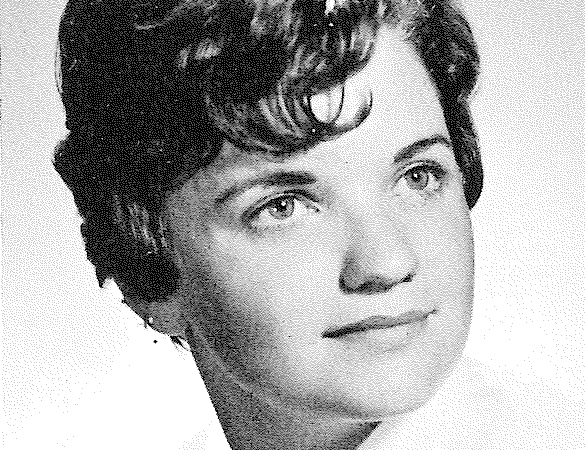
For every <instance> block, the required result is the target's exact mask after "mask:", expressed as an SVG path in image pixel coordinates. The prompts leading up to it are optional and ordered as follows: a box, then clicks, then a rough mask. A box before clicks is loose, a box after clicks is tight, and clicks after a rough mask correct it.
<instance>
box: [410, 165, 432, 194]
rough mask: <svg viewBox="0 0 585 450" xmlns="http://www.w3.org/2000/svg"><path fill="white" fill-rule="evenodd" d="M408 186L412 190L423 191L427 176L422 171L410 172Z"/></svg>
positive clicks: (427, 181) (427, 180)
mask: <svg viewBox="0 0 585 450" xmlns="http://www.w3.org/2000/svg"><path fill="white" fill-rule="evenodd" d="M407 180H408V184H409V186H410V187H411V188H412V189H417V190H421V189H424V188H425V187H426V186H427V184H428V183H429V175H428V174H427V172H426V171H424V170H423V169H416V170H413V171H412V172H410V174H409V177H408V179H407Z"/></svg>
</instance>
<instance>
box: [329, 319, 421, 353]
mask: <svg viewBox="0 0 585 450" xmlns="http://www.w3.org/2000/svg"><path fill="white" fill-rule="evenodd" d="M428 319H429V317H428V316H427V317H425V318H424V319H422V320H418V321H416V322H410V323H406V324H403V325H396V326H393V327H390V328H381V329H380V328H378V329H370V330H365V331H357V332H354V333H349V334H345V335H343V336H340V337H338V338H337V340H339V341H340V342H343V343H345V344H348V345H352V346H354V345H359V346H365V347H367V348H369V349H371V350H374V351H376V352H380V351H382V352H392V351H396V350H400V349H402V348H404V347H408V346H409V345H410V344H412V343H413V341H414V340H415V339H417V338H418V337H419V336H420V335H421V334H423V333H424V331H425V330H426V328H427V325H428Z"/></svg>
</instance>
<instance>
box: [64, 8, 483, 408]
mask: <svg viewBox="0 0 585 450" xmlns="http://www.w3.org/2000/svg"><path fill="white" fill-rule="evenodd" d="M327 3H329V2H327ZM336 3H337V4H336V5H335V7H334V8H333V9H332V10H331V11H328V10H326V9H327V8H328V6H327V5H326V2H318V1H317V2H304V1H303V2H301V1H296V2H295V1H282V2H262V1H258V2H252V1H238V2H234V1H225V2H199V1H193V2H165V3H164V4H163V5H160V6H158V7H152V6H151V7H145V6H144V4H139V3H135V2H127V3H120V2H92V3H88V2H70V4H69V5H68V8H67V10H66V12H65V15H64V17H63V19H62V23H61V30H60V43H61V44H60V55H61V76H62V83H61V88H62V93H63V100H64V103H65V106H66V111H67V121H68V127H69V129H70V130H71V133H70V135H69V137H68V138H67V140H66V141H65V142H63V143H62V144H61V145H60V147H59V148H58V150H57V153H56V157H55V165H56V167H57V169H58V170H59V172H60V173H61V175H62V176H63V178H64V179H65V181H66V182H67V184H68V185H69V187H70V188H71V189H72V191H73V193H74V196H75V200H76V203H77V205H78V207H79V209H80V212H81V215H82V217H83V219H84V224H83V226H82V227H83V232H84V237H85V240H86V246H87V251H88V256H89V258H90V260H91V261H92V262H93V263H94V264H95V266H96V271H97V274H98V278H99V279H100V281H103V279H105V278H107V277H112V278H114V279H115V280H116V282H118V284H120V286H121V287H122V290H123V291H124V293H125V294H126V295H127V297H128V298H133V299H138V300H135V301H134V300H133V305H134V306H135V309H136V310H137V311H139V312H142V311H146V310H147V307H146V306H144V305H148V303H149V302H151V304H154V303H156V304H157V305H159V306H157V307H158V308H160V309H164V310H165V311H166V312H167V313H168V314H170V315H171V316H172V315H176V316H181V320H178V317H175V318H174V319H171V321H173V320H176V322H177V323H180V324H181V326H185V327H188V328H189V329H190V330H192V331H193V332H194V333H196V334H198V336H199V337H200V338H201V340H202V341H204V342H207V343H208V344H209V347H210V348H211V349H212V350H213V352H214V354H216V355H217V356H218V357H219V360H220V361H221V362H222V364H223V365H224V367H227V368H228V369H229V370H230V371H231V372H232V373H233V374H234V375H235V376H236V378H237V380H238V381H239V382H240V383H242V385H243V386H247V387H248V388H250V389H252V390H254V391H256V392H258V393H261V394H263V395H266V396H269V397H272V398H275V397H276V398H278V399H283V400H286V401H287V402H288V403H292V404H295V403H296V404H299V405H303V406H306V407H310V408H313V409H325V410H335V411H337V412H338V413H341V414H344V415H348V416H357V417H373V416H378V417H379V416H383V415H386V414H389V413H392V412H396V411H401V410H404V409H409V408H412V407H413V406H415V405H417V404H420V403H422V402H423V401H425V400H426V399H427V398H428V397H429V396H430V395H431V394H432V392H433V391H434V389H436V387H437V385H438V383H440V381H441V380H442V379H443V377H444V376H445V375H446V374H447V373H448V371H449V368H450V367H451V364H452V363H453V361H454V360H456V358H457V357H458V356H459V354H460V352H461V350H462V348H463V345H464V342H465V338H466V335H467V330H468V326H469V320H470V315H471V302H472V275H473V256H472V254H473V248H472V240H471V229H470V224H469V216H468V208H470V207H471V206H473V204H474V203H475V201H476V200H477V197H478V196H479V192H480V189H481V180H482V174H481V165H480V161H479V156H478V153H477V145H476V141H475V136H474V134H473V129H472V126H471V119H470V117H469V111H468V108H467V98H468V96H469V94H470V92H471V90H472V88H473V85H474V83H475V78H476V75H477V62H478V61H477V54H476V52H475V46H474V43H473V41H472V38H471V34H470V31H469V29H468V27H467V25H466V22H465V21H464V19H463V18H462V17H461V16H460V15H459V13H458V12H457V11H456V10H454V9H453V8H452V7H451V6H450V5H449V4H448V2H445V1H429V2H419V1H413V2H408V1H403V2H383V1H362V2H357V1H339V2H336ZM153 302H154V303H153ZM165 302H166V303H165ZM165 304H166V306H162V305H165ZM140 305H142V306H140ZM169 305H174V306H176V308H174V307H169ZM429 314H430V315H429ZM378 316H383V319H380V317H378ZM372 317H374V319H372V320H371V321H370V322H369V326H372V323H374V324H375V325H374V327H376V326H378V325H380V324H383V322H384V321H386V322H385V323H386V325H387V324H388V321H392V320H394V319H392V318H396V317H403V318H404V317H406V318H407V319H408V320H409V321H411V323H410V324H409V325H405V326H402V327H399V328H393V329H392V330H391V331H386V332H375V333H365V334H364V333H349V334H346V335H345V336H338V335H340V334H343V327H344V326H345V325H348V324H352V323H356V322H360V321H363V320H364V319H367V318H372ZM376 317H378V318H377V319H376ZM414 317H419V318H420V317H424V319H421V320H415V319H413V318H414ZM376 324H378V325H376ZM362 325H363V324H362ZM356 326H357V325H356ZM340 327H341V330H340ZM345 331H347V330H345ZM181 333H182V330H179V331H178V332H177V334H181ZM388 399H392V401H389V400H388Z"/></svg>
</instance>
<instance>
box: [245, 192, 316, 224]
mask: <svg viewBox="0 0 585 450" xmlns="http://www.w3.org/2000/svg"><path fill="white" fill-rule="evenodd" d="M313 212H316V208H315V207H314V206H313V205H312V202H311V201H310V200H308V199H306V198H304V197H302V196H300V195H298V194H286V195H281V196H280V197H276V198H274V199H272V200H269V201H268V202H266V203H264V204H263V205H262V206H260V207H259V208H257V209H255V210H254V211H253V212H252V213H251V214H250V215H248V218H247V223H248V224H249V226H251V227H252V228H255V229H257V230H265V229H269V228H278V227H282V226H287V225H289V224H290V223H292V222H295V221H297V220H299V219H300V218H301V217H303V216H305V215H307V214H311V213H313Z"/></svg>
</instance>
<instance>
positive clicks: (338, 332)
mask: <svg viewBox="0 0 585 450" xmlns="http://www.w3.org/2000/svg"><path fill="white" fill-rule="evenodd" d="M434 312H435V310H434V309H433V310H430V311H422V310H419V309H415V310H411V311H407V312H405V313H403V314H400V315H399V316H395V317H394V316H371V317H368V318H366V319H364V320H360V321H359V322H354V323H350V324H347V325H343V326H341V327H329V328H327V329H326V330H325V331H324V332H323V333H322V334H321V336H322V337H323V338H331V339H335V338H338V337H341V336H345V335H347V334H351V333H358V332H360V331H368V330H382V329H385V328H392V327H396V326H399V325H406V324H410V323H415V322H420V321H422V320H424V319H426V318H427V317H428V316H429V315H430V314H432V313H434Z"/></svg>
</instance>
